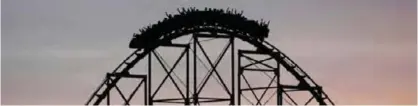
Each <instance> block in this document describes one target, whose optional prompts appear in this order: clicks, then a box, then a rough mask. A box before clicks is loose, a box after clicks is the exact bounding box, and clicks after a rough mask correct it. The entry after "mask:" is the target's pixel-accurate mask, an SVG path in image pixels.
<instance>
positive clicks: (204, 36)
mask: <svg viewBox="0 0 418 106" xmlns="http://www.w3.org/2000/svg"><path fill="white" fill-rule="evenodd" d="M193 35H194V36H196V37H202V38H231V36H226V35H217V34H202V33H196V34H193Z"/></svg>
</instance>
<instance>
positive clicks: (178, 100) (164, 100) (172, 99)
mask: <svg viewBox="0 0 418 106" xmlns="http://www.w3.org/2000/svg"><path fill="white" fill-rule="evenodd" d="M198 99H199V100H201V101H199V102H220V101H229V100H231V99H229V98H209V97H199V98H198ZM202 99H203V100H202ZM153 102H162V103H184V99H183V98H169V99H155V100H153Z"/></svg>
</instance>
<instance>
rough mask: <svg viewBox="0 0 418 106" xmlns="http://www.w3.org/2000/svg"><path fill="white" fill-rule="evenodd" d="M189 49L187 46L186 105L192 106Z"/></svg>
mask: <svg viewBox="0 0 418 106" xmlns="http://www.w3.org/2000/svg"><path fill="white" fill-rule="evenodd" d="M189 48H190V46H187V47H186V48H185V49H186V50H187V51H186V52H187V54H186V101H185V104H186V105H190V93H189V92H190V79H189V77H190V71H189Z"/></svg>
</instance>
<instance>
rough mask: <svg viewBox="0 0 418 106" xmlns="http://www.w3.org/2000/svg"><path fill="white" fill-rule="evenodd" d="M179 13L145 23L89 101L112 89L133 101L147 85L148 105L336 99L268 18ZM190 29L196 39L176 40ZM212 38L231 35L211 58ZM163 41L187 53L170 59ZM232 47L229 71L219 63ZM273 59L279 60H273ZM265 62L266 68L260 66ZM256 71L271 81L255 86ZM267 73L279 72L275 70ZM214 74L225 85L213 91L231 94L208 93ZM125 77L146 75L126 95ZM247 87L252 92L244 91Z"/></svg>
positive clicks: (104, 97)
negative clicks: (166, 91) (282, 42)
mask: <svg viewBox="0 0 418 106" xmlns="http://www.w3.org/2000/svg"><path fill="white" fill-rule="evenodd" d="M179 13H180V14H178V15H174V16H173V15H167V17H168V18H165V19H164V21H162V22H158V23H157V24H154V25H152V26H149V27H146V28H144V29H141V30H140V31H141V34H135V37H134V38H133V39H132V41H131V43H130V48H134V49H136V50H135V51H134V52H133V53H132V54H131V55H129V56H128V57H127V59H125V60H124V61H123V62H122V63H121V64H119V65H118V66H117V68H116V69H115V70H114V71H113V72H111V73H107V74H106V77H105V80H104V81H103V82H102V83H101V84H100V86H99V87H98V89H96V90H95V92H94V93H93V94H92V95H91V96H90V98H89V100H88V101H87V103H86V105H90V104H93V105H99V104H107V105H109V104H111V103H110V102H111V101H110V98H111V97H110V95H111V91H112V90H116V91H117V95H120V98H122V103H123V104H125V105H130V104H131V102H132V98H134V97H135V94H136V93H137V92H138V91H140V88H141V87H142V91H143V94H144V95H143V96H141V97H143V99H144V103H143V104H145V105H154V104H155V103H174V104H185V105H200V104H205V103H214V102H219V103H226V104H229V105H241V104H243V100H246V101H248V102H249V104H252V105H265V104H267V103H269V101H270V100H271V99H272V98H273V97H275V98H276V99H275V100H276V104H277V105H282V104H288V105H300V104H305V105H306V104H311V103H316V104H319V105H327V104H331V105H333V104H334V103H333V102H332V101H331V100H330V98H329V97H328V96H327V95H326V94H325V92H323V90H322V87H321V86H319V85H318V84H317V83H315V82H314V81H313V80H312V78H311V77H310V76H309V75H308V74H307V73H306V72H305V71H303V70H302V69H301V68H300V67H299V66H298V65H297V64H296V63H295V62H294V61H292V60H291V59H290V58H289V57H288V56H286V55H285V54H284V53H283V52H281V51H280V50H279V49H277V48H276V47H274V46H273V45H271V44H270V43H268V42H267V41H265V40H264V38H266V37H267V35H268V31H269V30H268V28H267V25H268V24H265V23H263V22H257V21H253V20H248V19H246V18H245V17H242V13H237V12H236V11H233V10H232V11H231V10H226V11H224V10H219V9H205V10H204V11H200V10H197V9H194V8H189V9H187V10H186V9H183V11H180V10H179ZM202 16H205V17H202ZM188 34H192V35H191V41H189V42H188V43H172V40H174V39H176V38H178V37H180V36H186V35H188ZM206 38H211V39H225V40H227V41H226V42H227V44H226V46H225V47H224V48H223V49H222V51H221V53H219V54H218V57H217V58H216V60H213V59H210V56H209V55H208V52H207V51H208V50H209V49H208V48H204V47H203V46H202V45H203V44H202V43H201V42H203V41H202V40H200V39H206ZM237 39H239V40H240V41H243V42H247V43H248V44H251V45H253V46H254V47H255V48H254V49H252V50H247V49H240V48H237V47H236V44H235V43H236V41H237ZM158 47H170V48H175V49H176V50H178V51H181V53H180V56H178V57H177V59H176V60H175V62H174V63H173V64H168V63H167V62H166V61H165V59H164V58H163V57H162V56H161V54H160V53H159V52H158V51H157V48H158ZM211 49H212V48H211ZM209 51H210V50H209ZM198 52H201V54H202V55H203V59H201V58H200V57H199V55H198ZM227 52H229V53H230V57H229V59H230V63H229V64H230V67H228V68H229V69H230V70H229V69H228V71H229V72H228V73H229V74H230V75H229V77H225V76H222V74H220V73H221V72H220V70H219V67H218V66H219V64H220V61H221V60H222V59H225V58H228V57H225V54H227ZM163 54H164V53H163ZM168 54H169V53H168ZM251 55H262V56H264V57H265V58H264V59H258V57H257V56H251ZM203 60H206V62H207V63H208V64H209V68H207V69H206V70H207V72H206V75H205V77H203V79H202V80H200V83H198V82H199V80H198V77H199V73H202V72H205V71H202V70H203V69H202V68H200V67H198V66H197V63H198V62H201V63H203V62H202V61H203ZM244 60H248V61H250V63H245V62H243V61H244ZM269 60H272V61H274V62H275V63H273V64H272V63H268V62H267V61H269ZM140 61H141V62H144V63H147V67H148V68H144V67H141V69H143V70H146V74H140V75H137V74H131V72H130V70H131V69H132V68H133V67H134V66H135V64H137V63H138V62H140ZM154 61H156V62H157V65H158V66H160V68H162V69H163V71H164V74H163V75H162V76H163V79H162V80H161V81H159V80H158V83H154V82H153V81H156V79H155V76H158V75H160V76H161V74H156V69H154V67H155V66H154V64H155V63H154ZM182 62H183V63H184V64H183V65H184V66H183V67H184V68H185V69H181V70H182V72H184V75H183V76H182V78H183V79H184V80H186V82H185V83H184V82H182V80H180V81H178V80H176V78H177V79H181V78H179V76H177V75H176V74H175V71H174V70H175V69H179V68H178V67H180V66H179V64H180V63H182ZM170 65H171V67H170ZM259 65H261V66H263V67H264V68H261V67H258V66H259ZM254 67H256V68H254ZM223 71H225V70H223ZM144 72H145V71H144ZM250 72H257V73H263V74H265V75H267V76H268V78H270V79H269V80H266V82H268V84H267V85H266V86H254V85H253V84H252V83H250V81H251V80H257V81H259V80H260V79H257V78H251V77H248V75H246V73H250ZM283 72H287V73H289V75H291V76H292V77H293V78H294V80H295V81H296V82H297V83H294V84H285V83H283V81H282V77H283V76H285V75H282V73H283ZM267 73H272V74H273V75H272V76H270V75H268V74H267ZM211 77H212V78H215V79H216V80H217V81H218V83H219V85H220V86H221V87H222V88H223V91H216V92H215V91H211V92H212V93H216V94H226V95H227V96H216V97H211V96H209V97H208V96H203V95H202V92H204V89H208V88H209V87H208V84H207V83H208V82H209V79H210V78H211ZM122 78H134V79H140V81H139V82H138V84H137V85H135V89H134V90H133V91H132V92H130V93H129V94H127V95H125V94H123V92H122V90H121V88H120V87H119V86H118V85H117V84H118V82H120V80H121V79H122ZM166 82H171V83H172V84H167V83H166ZM164 85H172V86H174V87H175V89H171V92H172V93H173V94H177V95H176V96H178V97H175V98H171V97H164V96H163V97H158V96H157V95H158V94H161V89H162V88H163V86H164ZM182 85H183V86H182ZM182 88H184V89H182ZM268 90H274V91H275V92H274V93H267V91H268ZM257 91H262V94H261V95H257V93H256V92H257ZM247 92H248V93H250V94H251V95H245V94H244V93H247ZM292 92H307V93H309V96H310V98H309V99H307V100H303V101H296V100H295V99H294V98H293V97H292V94H291V93H292ZM268 94H270V97H267V95H268ZM112 95H114V94H112ZM248 96H252V97H253V98H254V99H252V100H250V99H248V98H247V97H248ZM157 97H158V98H157Z"/></svg>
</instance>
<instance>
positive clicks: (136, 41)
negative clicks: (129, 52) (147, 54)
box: [129, 34, 172, 49]
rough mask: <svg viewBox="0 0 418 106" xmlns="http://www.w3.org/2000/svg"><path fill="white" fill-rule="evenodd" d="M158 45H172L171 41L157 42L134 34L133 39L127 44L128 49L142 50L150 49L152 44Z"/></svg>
mask: <svg viewBox="0 0 418 106" xmlns="http://www.w3.org/2000/svg"><path fill="white" fill-rule="evenodd" d="M157 42H158V43H160V44H161V45H170V44H172V43H171V41H166V42H159V41H158V40H155V39H152V38H151V37H149V36H145V35H140V34H134V37H133V38H132V39H131V42H130V43H129V48H133V49H142V48H150V47H151V45H152V43H157Z"/></svg>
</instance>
